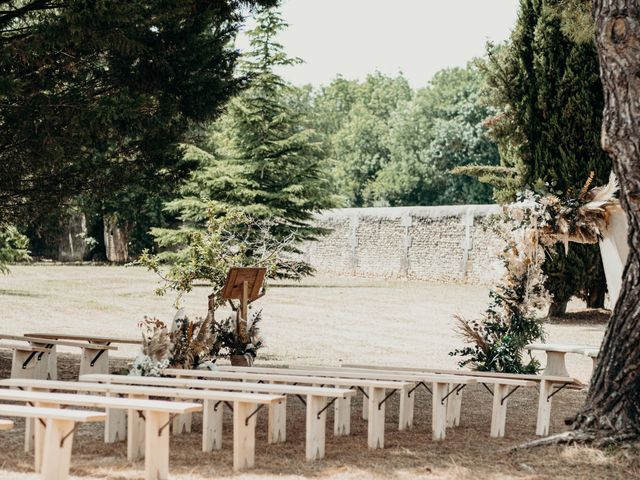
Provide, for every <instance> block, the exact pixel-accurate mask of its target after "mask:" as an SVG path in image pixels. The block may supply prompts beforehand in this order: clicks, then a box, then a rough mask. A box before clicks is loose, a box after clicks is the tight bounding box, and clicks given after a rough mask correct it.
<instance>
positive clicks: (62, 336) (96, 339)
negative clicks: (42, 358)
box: [25, 333, 142, 345]
mask: <svg viewBox="0 0 640 480" xmlns="http://www.w3.org/2000/svg"><path fill="white" fill-rule="evenodd" d="M25 335H26V336H28V337H39V338H48V339H52V340H81V341H85V342H91V343H127V344H131V345H138V344H140V343H142V340H136V339H133V338H119V337H101V336H96V335H74V334H68V333H27V334H25Z"/></svg>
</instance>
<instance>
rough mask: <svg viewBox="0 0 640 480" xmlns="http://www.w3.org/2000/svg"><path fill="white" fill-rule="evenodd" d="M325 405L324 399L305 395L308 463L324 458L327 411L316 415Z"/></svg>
mask: <svg viewBox="0 0 640 480" xmlns="http://www.w3.org/2000/svg"><path fill="white" fill-rule="evenodd" d="M326 404H327V399H326V398H325V397H318V396H315V395H307V431H306V446H305V450H306V458H307V460H308V461H313V460H319V459H321V458H324V452H325V435H326V427H327V411H326V410H325V411H324V412H322V413H321V414H318V413H319V412H320V410H322V409H323V408H324V407H325V406H326Z"/></svg>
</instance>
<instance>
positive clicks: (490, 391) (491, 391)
mask: <svg viewBox="0 0 640 480" xmlns="http://www.w3.org/2000/svg"><path fill="white" fill-rule="evenodd" d="M482 386H483V387H484V388H485V390H486V391H487V392H489V393H490V394H491V396H492V397H493V390H491V389H490V388H489V387H487V384H486V383H483V384H482Z"/></svg>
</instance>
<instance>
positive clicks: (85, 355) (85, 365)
mask: <svg viewBox="0 0 640 480" xmlns="http://www.w3.org/2000/svg"><path fill="white" fill-rule="evenodd" d="M100 352H103V353H100ZM98 354H100V356H98ZM96 357H97V358H96ZM91 362H93V365H91ZM91 373H109V350H102V349H94V348H90V347H84V348H83V349H82V355H81V357H80V375H88V374H91Z"/></svg>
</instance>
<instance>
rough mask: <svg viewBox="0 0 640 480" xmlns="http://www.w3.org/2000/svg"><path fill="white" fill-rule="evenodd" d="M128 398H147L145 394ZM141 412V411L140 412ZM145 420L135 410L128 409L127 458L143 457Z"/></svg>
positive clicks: (137, 458)
mask: <svg viewBox="0 0 640 480" xmlns="http://www.w3.org/2000/svg"><path fill="white" fill-rule="evenodd" d="M129 398H147V396H146V395H129ZM140 413H142V412H140ZM144 423H145V420H144V419H143V418H142V417H141V416H140V415H139V414H138V411H137V410H128V414H127V433H128V434H127V459H128V460H132V461H133V460H139V459H141V458H143V457H144V450H145V448H144V441H145V438H144V434H145V428H144Z"/></svg>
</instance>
